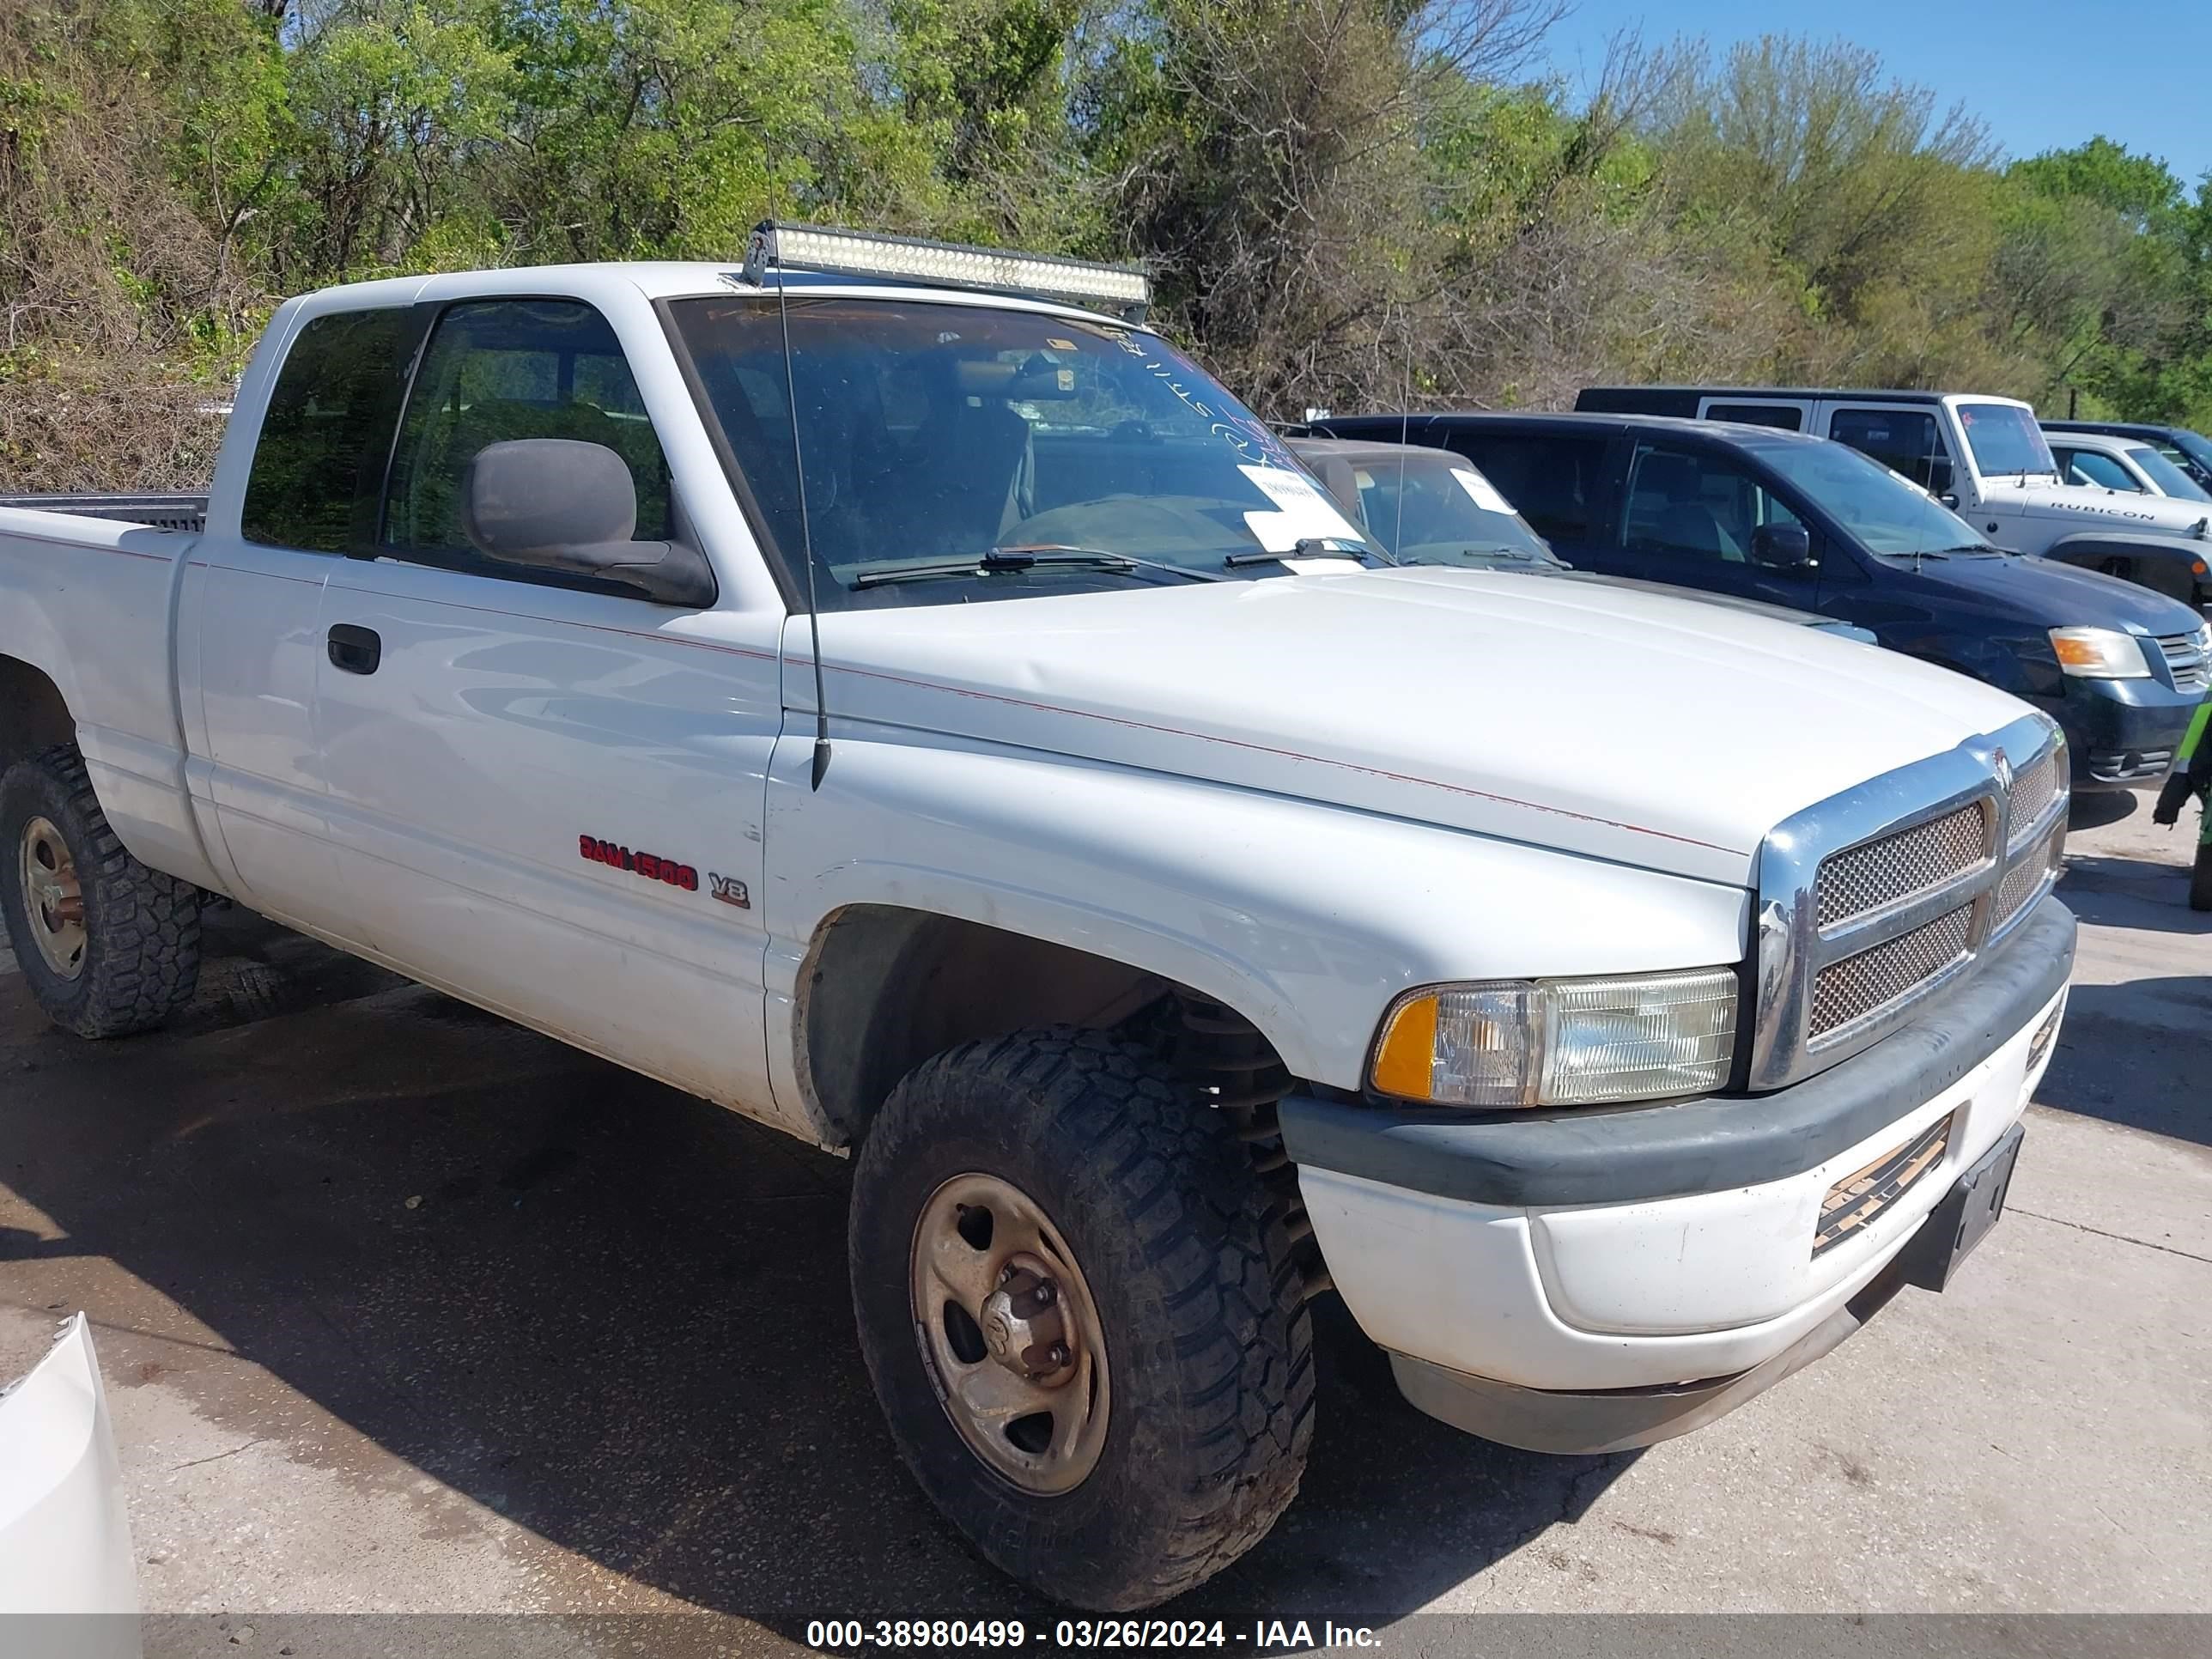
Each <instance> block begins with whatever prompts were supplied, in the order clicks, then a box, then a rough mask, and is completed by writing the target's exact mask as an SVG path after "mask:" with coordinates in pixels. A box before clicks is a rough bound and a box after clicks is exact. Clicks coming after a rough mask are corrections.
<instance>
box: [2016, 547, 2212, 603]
mask: <svg viewBox="0 0 2212 1659" xmlns="http://www.w3.org/2000/svg"><path fill="white" fill-rule="evenodd" d="M2044 557H2045V558H2046V559H2056V560H2057V561H2058V562H2060V563H2061V564H2070V565H2077V566H2079V567H2081V568H2082V569H2085V570H2101V571H2103V572H2104V573H2105V574H2107V575H2112V576H2118V577H2119V578H2120V579H2121V580H2124V581H2131V582H2134V583H2136V585H2137V586H2142V587H2148V588H2149V589H2151V590H2152V591H2153V592H2159V593H2163V594H2165V595H2166V597H2167V598H2168V599H2179V601H2180V602H2181V603H2182V604H2184V605H2189V606H2191V607H2192V608H2193V607H2194V606H2196V605H2199V604H2201V603H2202V602H2203V599H2202V596H2203V595H2204V594H2206V593H2208V592H2212V570H2209V569H2208V566H2207V559H2208V557H2212V542H2205V541H2200V540H2198V539H2197V538H2195V537H2191V536H2161V535H2159V534H2156V533H2154V532H2138V531H2130V530H2085V531H2082V532H2080V533H2078V534H2076V535H2072V536H2065V537H2062V538H2059V539H2058V540H2057V541H2056V542H2054V543H2052V544H2051V549H2050V550H2049V551H2048V552H2046V553H2045V555H2044Z"/></svg>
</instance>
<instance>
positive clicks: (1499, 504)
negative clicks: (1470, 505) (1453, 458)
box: [1451, 466, 1513, 519]
mask: <svg viewBox="0 0 2212 1659" xmlns="http://www.w3.org/2000/svg"><path fill="white" fill-rule="evenodd" d="M1451 475H1452V477H1455V478H1457V479H1458V480H1459V487H1460V488H1461V489H1464V490H1465V491H1467V493H1468V495H1471V496H1473V497H1474V504H1475V505H1476V506H1477V507H1480V508H1481V509H1482V510H1483V511H1484V512H1486V513H1504V515H1505V516H1506V517H1507V518H1509V519H1510V518H1511V517H1512V516H1513V503H1512V502H1510V501H1507V500H1506V499H1505V497H1504V496H1503V495H1499V494H1498V487H1497V486H1496V485H1495V484H1493V483H1491V482H1490V480H1489V479H1487V478H1486V477H1483V476H1482V474H1480V472H1476V471H1473V470H1472V469H1470V468H1468V467H1464V466H1455V467H1454V468H1453V469H1452V470H1451Z"/></svg>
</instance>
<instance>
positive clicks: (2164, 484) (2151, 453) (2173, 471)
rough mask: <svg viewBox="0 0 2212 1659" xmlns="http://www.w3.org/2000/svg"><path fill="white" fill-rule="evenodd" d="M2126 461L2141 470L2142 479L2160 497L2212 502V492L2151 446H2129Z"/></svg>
mask: <svg viewBox="0 0 2212 1659" xmlns="http://www.w3.org/2000/svg"><path fill="white" fill-rule="evenodd" d="M2128 459H2130V460H2131V461H2133V462H2134V463H2135V464H2136V466H2137V467H2138V468H2140V469H2141V470H2142V475H2143V477H2146V478H2148V479H2149V480H2150V481H2151V482H2152V483H2154V484H2156V485H2157V486H2158V488H2159V493H2160V495H2172V496H2174V497H2175V498H2177V499H2178V500H2180V501H2212V490H2207V489H2205V488H2204V486H2203V484H2200V483H2197V480H2196V479H2194V478H2192V477H2190V476H2189V475H2188V474H2187V473H2186V472H2184V471H2182V470H2181V469H2180V468H2179V467H2178V466H2176V465H2174V464H2173V463H2172V461H2170V460H2168V459H2166V456H2165V454H2164V453H2163V452H2161V451H2160V450H2158V449H2156V448H2154V447H2152V446H2151V445H2149V444H2131V445H2130V446H2129V447H2128Z"/></svg>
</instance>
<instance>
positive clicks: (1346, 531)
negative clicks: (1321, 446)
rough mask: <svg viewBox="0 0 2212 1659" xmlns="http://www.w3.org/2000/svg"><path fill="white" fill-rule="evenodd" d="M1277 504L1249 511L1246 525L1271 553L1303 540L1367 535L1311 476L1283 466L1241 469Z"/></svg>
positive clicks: (1351, 538)
mask: <svg viewBox="0 0 2212 1659" xmlns="http://www.w3.org/2000/svg"><path fill="white" fill-rule="evenodd" d="M1237 471H1239V472H1242V473H1243V475H1244V476H1245V477H1248V478H1249V479H1250V480H1251V481H1252V482H1253V483H1255V484H1257V485H1258V486H1259V487H1260V489H1261V492H1262V493H1263V494H1264V495H1266V496H1267V499H1268V500H1269V501H1273V502H1274V504H1275V508H1276V510H1275V511H1274V512H1273V513H1246V514H1245V515H1244V523H1245V526H1246V527H1247V528H1248V529H1249V530H1250V531H1251V532H1252V533H1253V534H1254V535H1255V536H1256V537H1258V538H1260V545H1261V546H1262V547H1264V548H1266V549H1267V551H1269V552H1270V553H1290V552H1293V551H1295V550H1297V544H1299V543H1300V542H1303V541H1312V540H1319V541H1344V542H1358V541H1364V540H1365V539H1366V538H1364V536H1362V535H1361V534H1360V533H1359V531H1358V528H1357V527H1356V526H1354V525H1353V524H1352V521H1351V520H1349V519H1347V518H1346V517H1345V516H1344V514H1343V513H1340V512H1338V511H1337V510H1336V507H1335V505H1334V503H1333V502H1332V501H1330V500H1329V499H1328V496H1326V495H1322V493H1321V491H1320V489H1318V488H1316V486H1315V484H1314V482H1313V480H1312V479H1310V478H1304V477H1299V476H1298V474H1297V473H1295V472H1292V471H1287V470H1286V469H1285V468H1283V467H1279V466H1240V467H1238V468H1237Z"/></svg>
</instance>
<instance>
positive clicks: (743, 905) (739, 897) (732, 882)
mask: <svg viewBox="0 0 2212 1659" xmlns="http://www.w3.org/2000/svg"><path fill="white" fill-rule="evenodd" d="M707 890H708V891H709V892H710V893H712V894H713V895H714V896H715V897H716V898H718V899H720V900H721V902H723V903H725V904H734V905H736V906H737V907H738V909H740V910H750V909H751V908H753V896H752V895H751V894H750V892H748V891H746V890H745V884H744V883H743V882H741V881H739V880H738V878H736V877H735V876H718V875H715V874H714V873H713V872H708V877H707Z"/></svg>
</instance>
